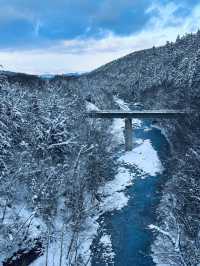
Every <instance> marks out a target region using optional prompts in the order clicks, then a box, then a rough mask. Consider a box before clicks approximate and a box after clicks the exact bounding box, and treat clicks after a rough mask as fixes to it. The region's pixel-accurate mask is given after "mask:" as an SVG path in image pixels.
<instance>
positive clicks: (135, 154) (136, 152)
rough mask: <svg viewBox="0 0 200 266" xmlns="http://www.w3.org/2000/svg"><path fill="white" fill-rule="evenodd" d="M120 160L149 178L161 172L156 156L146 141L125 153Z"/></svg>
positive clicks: (161, 168) (149, 143) (160, 165)
mask: <svg viewBox="0 0 200 266" xmlns="http://www.w3.org/2000/svg"><path fill="white" fill-rule="evenodd" d="M121 160H122V161H124V162H126V163H129V164H134V165H136V166H137V167H138V168H139V169H141V170H142V171H144V172H145V173H147V174H150V175H151V176H154V175H156V174H157V173H161V172H162V171H163V167H162V164H161V162H160V160H159V157H158V154H157V152H156V151H155V150H154V148H153V147H152V144H151V142H150V140H148V139H147V140H144V141H143V143H142V144H141V145H139V146H138V147H136V148H135V149H133V150H132V151H129V152H126V153H125V154H124V155H123V156H122V157H121Z"/></svg>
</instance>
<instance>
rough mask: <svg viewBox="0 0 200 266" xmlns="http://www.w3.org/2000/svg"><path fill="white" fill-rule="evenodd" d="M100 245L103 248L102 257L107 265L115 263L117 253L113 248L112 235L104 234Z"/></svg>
mask: <svg viewBox="0 0 200 266" xmlns="http://www.w3.org/2000/svg"><path fill="white" fill-rule="evenodd" d="M100 244H101V246H102V247H103V253H102V257H103V259H104V262H105V265H106V266H107V265H110V263H113V259H114V257H115V252H114V251H113V248H112V242H111V235H109V234H106V233H104V234H103V235H102V237H101V239H100Z"/></svg>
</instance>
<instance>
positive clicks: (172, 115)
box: [87, 110, 186, 151]
mask: <svg viewBox="0 0 200 266" xmlns="http://www.w3.org/2000/svg"><path fill="white" fill-rule="evenodd" d="M87 115H88V117H90V118H103V119H113V118H121V119H125V132H124V137H125V149H126V151H130V150H132V149H133V138H132V132H133V127H132V119H133V118H139V119H141V118H154V119H155V118H159V119H163V118H164V119H177V118H180V117H183V116H185V115H186V112H185V111H183V110H143V111H137V110H136V111H124V110H98V111H90V112H87Z"/></svg>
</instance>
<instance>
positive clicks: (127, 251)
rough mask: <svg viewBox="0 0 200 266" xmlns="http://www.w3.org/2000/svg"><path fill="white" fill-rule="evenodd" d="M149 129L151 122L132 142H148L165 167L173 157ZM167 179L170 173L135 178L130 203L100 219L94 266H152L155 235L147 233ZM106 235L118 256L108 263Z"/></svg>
mask: <svg viewBox="0 0 200 266" xmlns="http://www.w3.org/2000/svg"><path fill="white" fill-rule="evenodd" d="M145 128H150V121H143V124H142V126H141V127H140V128H139V129H135V130H134V134H133V138H135V137H136V138H140V139H143V140H145V139H149V140H150V141H151V143H152V146H153V148H154V149H155V150H156V151H157V153H158V156H159V158H160V160H161V162H162V164H163V165H164V164H165V159H166V158H167V157H168V156H169V154H170V148H169V144H168V142H167V140H166V139H165V137H164V136H163V135H162V134H161V131H160V130H158V129H155V128H152V129H151V130H144V129H145ZM167 178H168V175H167V171H164V172H163V173H162V174H159V175H157V176H147V177H146V178H145V179H142V178H141V176H140V175H138V177H136V179H135V181H134V182H133V185H132V186H131V187H129V188H127V190H126V192H125V193H126V194H127V195H128V196H129V202H128V204H127V206H126V207H124V208H123V209H121V210H120V211H113V212H108V213H105V214H104V215H102V216H101V217H100V218H99V221H98V222H99V223H100V225H101V226H100V228H99V231H98V235H97V237H96V239H95V240H94V241H93V245H92V254H93V255H92V266H113V265H114V266H153V265H155V264H154V262H153V260H152V257H151V244H152V242H153V240H154V237H155V235H154V234H153V232H152V231H151V230H150V229H148V225H149V224H154V223H155V222H156V216H157V215H156V209H157V206H158V204H159V201H160V199H161V193H162V186H163V185H164V184H165V182H166V180H167ZM103 232H104V233H105V232H106V233H107V234H109V235H111V241H112V247H113V251H114V253H115V257H114V259H113V261H107V262H105V260H104V258H103V256H102V253H103V252H104V251H103V247H102V245H101V243H100V238H101V236H102V234H103Z"/></svg>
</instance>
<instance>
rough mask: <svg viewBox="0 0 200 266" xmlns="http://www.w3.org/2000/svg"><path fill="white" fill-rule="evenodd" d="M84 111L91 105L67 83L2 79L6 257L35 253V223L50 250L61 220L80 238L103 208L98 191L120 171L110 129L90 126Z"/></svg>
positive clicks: (0, 189)
mask: <svg viewBox="0 0 200 266" xmlns="http://www.w3.org/2000/svg"><path fill="white" fill-rule="evenodd" d="M10 79H11V80H10ZM85 111H86V101H85V99H84V98H83V97H82V96H81V95H80V92H79V90H78V89H77V88H76V87H75V86H70V85H69V82H68V81H67V80H65V79H63V78H56V79H55V80H52V81H48V80H46V81H44V80H40V79H38V78H32V77H31V80H29V78H28V77H26V76H24V77H21V78H16V79H14V78H13V77H8V76H6V75H1V79H0V238H1V240H0V251H1V254H2V253H5V254H7V255H8V256H11V255H12V253H13V251H17V250H18V249H21V248H24V247H25V248H26V247H27V246H28V247H29V248H31V246H34V240H35V239H32V235H31V233H30V230H29V229H30V227H31V223H32V222H33V221H34V219H36V218H39V219H41V220H42V221H43V222H44V223H45V225H46V231H45V232H43V231H42V230H41V235H40V236H39V237H40V238H41V240H42V239H43V241H44V242H45V243H49V236H50V235H51V239H53V234H54V229H55V228H54V227H55V223H54V222H55V220H56V219H58V217H60V218H59V219H61V222H62V223H63V226H67V225H68V224H69V223H70V224H71V226H72V228H74V232H76V235H77V237H78V232H79V231H80V230H81V224H82V222H83V221H84V219H85V218H86V217H87V215H88V214H89V211H90V209H88V208H91V207H93V208H95V207H97V206H98V204H99V201H100V196H99V195H98V187H99V186H100V185H102V184H104V183H105V182H106V181H107V180H109V179H112V178H113V176H114V173H115V169H116V168H115V163H114V161H113V160H112V158H113V151H112V149H111V146H110V143H111V142H112V140H111V136H110V135H109V133H108V132H107V127H108V126H109V125H108V124H104V125H102V124H101V123H99V122H95V121H91V120H89V119H88V118H87V117H86V116H85ZM24 209H26V211H27V210H28V211H29V212H30V216H28V218H27V220H24V217H23V211H24ZM20 212H21V213H20ZM63 228H64V227H63ZM57 234H58V232H57ZM74 235H75V234H74ZM74 235H73V238H74ZM31 240H32V242H31ZM37 241H38V239H37ZM74 243H76V241H75V240H74V239H73V241H72V246H73V245H74ZM75 249H76V247H75V248H74V249H73V248H70V251H69V252H73V250H75ZM68 257H69V254H68ZM76 259H77V260H78V258H76ZM77 263H78V262H77ZM69 265H70V264H69Z"/></svg>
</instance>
